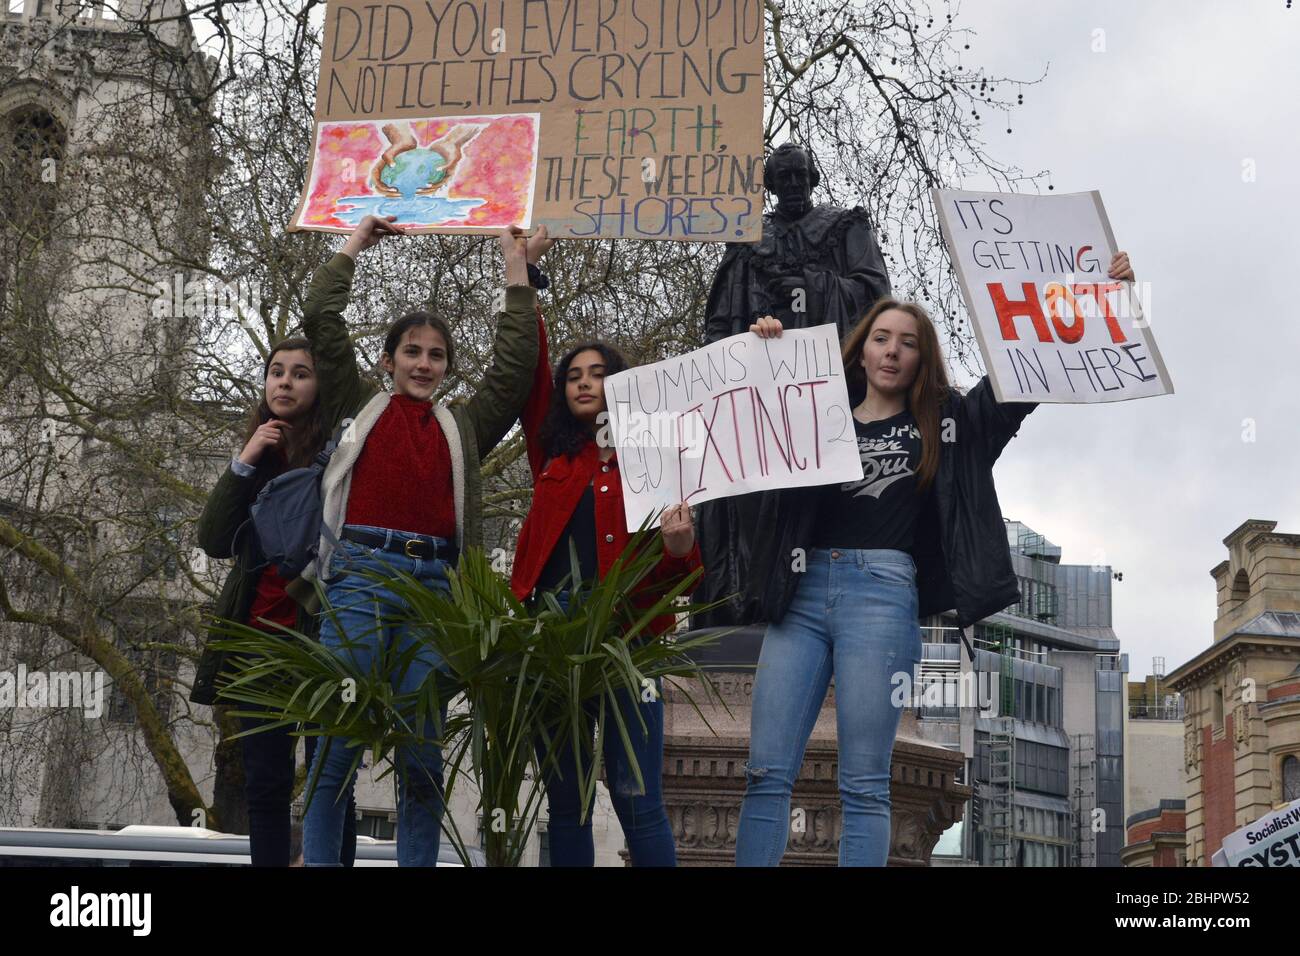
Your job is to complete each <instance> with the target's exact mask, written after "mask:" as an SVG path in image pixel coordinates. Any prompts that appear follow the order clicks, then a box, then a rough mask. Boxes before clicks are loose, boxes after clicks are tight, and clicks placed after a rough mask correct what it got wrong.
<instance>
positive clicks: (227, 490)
mask: <svg viewBox="0 0 1300 956" xmlns="http://www.w3.org/2000/svg"><path fill="white" fill-rule="evenodd" d="M354 271H355V263H354V262H353V261H352V259H351V258H349V257H348V256H346V255H343V254H342V253H339V254H338V255H336V256H334V258H333V259H331V260H330V261H329V262H327V263H326V264H325V265H323V266H321V268H319V269H317V270H316V275H315V276H314V277H313V278H312V282H311V286H310V287H309V288H308V291H307V301H306V303H305V304H304V306H303V331H304V333H305V334H306V336H307V338H309V339H310V340H311V342H312V352H313V355H314V358H315V364H316V380H317V386H318V389H319V394H320V402H321V403H322V408H321V411H322V415H323V420H324V422H325V424H326V426H327V428H328V429H329V431H330V433H331V434H332V433H333V432H334V431H335V430H336V429H338V428H339V426H340V425H341V424H342V423H343V422H344V421H345V420H347V419H353V418H356V417H357V414H358V413H359V412H360V411H361V410H362V409H363V408H365V407H366V405H367V404H368V403H370V401H371V400H372V399H373V398H374V397H375V396H376V395H377V394H378V393H379V389H378V388H377V387H376V385H375V384H374V383H373V382H371V381H370V380H368V379H366V378H363V377H362V375H361V372H360V369H359V368H358V366H357V360H356V351H355V349H354V348H353V345H352V339H351V337H350V336H349V335H348V330H347V326H346V324H345V323H344V321H343V311H344V309H346V308H347V304H348V296H349V293H350V292H351V289H352V277H353V274H354ZM537 323H538V319H537V298H536V293H535V292H534V291H533V289H532V288H531V287H530V286H508V287H507V288H506V295H505V311H504V312H501V313H499V314H498V316H497V330H496V339H495V341H494V343H493V354H492V364H491V366H490V367H489V368H488V370H487V372H486V373H485V374H484V376H483V380H482V382H481V384H480V385H479V388H478V390H477V391H476V392H475V393H474V394H473V395H472V396H470V397H469V398H467V399H464V398H462V399H455V400H453V401H452V402H451V403H450V405H449V406H448V411H450V413H451V416H452V418H453V420H454V422H455V426H456V431H457V433H458V435H459V442H455V443H453V442H449V444H450V445H451V446H452V447H453V448H454V447H455V446H456V445H457V444H459V446H460V449H461V461H460V462H456V463H454V464H453V467H454V468H456V467H458V468H460V469H463V475H464V478H463V481H464V497H463V505H462V508H463V514H459V515H457V519H458V520H457V524H458V525H459V526H461V527H462V529H463V530H462V534H461V540H460V542H459V544H460V547H461V549H462V550H464V549H465V548H468V547H482V544H483V528H482V517H483V491H482V489H483V481H482V473H481V471H480V468H479V465H480V462H481V461H482V459H483V458H485V457H487V455H488V454H489V453H490V452H491V451H492V449H493V448H495V447H496V446H497V444H499V443H500V441H501V439H502V438H504V437H505V435H506V433H507V432H508V431H509V430H510V428H511V427H512V426H513V425H514V423H515V421H516V420H517V419H518V417H519V414H520V412H521V410H522V409H523V406H524V402H525V401H526V399H527V397H528V393H529V389H530V388H531V386H532V380H533V374H534V371H535V368H536V365H537V360H538V334H537ZM359 437H360V438H361V439H362V441H364V437H365V436H364V435H361V436H359ZM260 478H261V476H260V474H259V475H258V476H256V477H251V478H240V477H239V476H238V475H236V474H234V472H232V471H230V470H229V469H227V471H226V473H225V474H223V475H222V477H221V479H220V480H219V481H218V482H217V487H216V488H215V489H214V490H213V492H212V494H211V495H210V496H209V499H208V504H207V507H206V508H205V509H204V512H203V517H201V518H200V519H199V545H200V546H201V547H202V548H203V549H204V551H206V552H207V553H208V554H209V555H211V556H212V557H231V556H232V555H231V554H230V550H231V544H230V542H231V538H233V536H234V532H235V530H236V528H237V527H238V524H237V523H235V522H236V521H239V522H240V523H242V518H241V517H240V516H241V515H242V516H243V517H245V518H246V517H247V510H248V506H249V505H250V504H251V503H252V496H253V494H254V493H255V489H256V488H257V487H260ZM241 509H242V510H241ZM232 525H233V526H232ZM333 530H334V531H335V533H336V534H337V533H338V529H337V528H335V529H333ZM257 577H258V574H257V573H256V572H254V573H245V572H243V571H242V570H241V569H240V567H239V565H238V564H236V566H235V567H234V568H233V569H232V570H231V572H230V574H229V576H228V577H227V579H226V582H225V586H224V587H223V588H222V591H221V596H220V597H219V598H218V599H217V602H216V605H215V606H214V608H213V615H214V617H218V618H225V619H229V620H238V621H242V620H244V619H245V618H246V617H247V614H248V609H249V608H250V607H251V606H252V600H253V595H254V593H255V592H256V589H257ZM288 591H289V593H290V595H292V596H293V597H294V598H295V599H296V600H297V601H298V602H299V603H300V604H301V605H303V606H304V611H303V612H302V613H300V614H299V630H301V631H303V632H304V633H311V632H312V629H314V628H315V626H316V625H315V621H314V618H315V615H314V613H310V612H314V611H315V610H316V608H317V605H318V601H317V598H316V590H315V587H314V585H313V584H312V582H310V581H308V580H305V579H304V578H298V579H297V580H295V581H293V582H291V583H290V585H289V587H288ZM221 657H222V655H221V654H220V653H219V652H216V651H213V650H211V649H205V651H204V655H203V659H202V660H201V661H200V664H199V669H198V674H197V675H196V677H195V681H194V691H193V693H192V694H191V695H190V699H191V700H193V701H194V702H195V703H211V702H212V701H213V699H215V679H216V676H217V674H218V673H219V671H220V668H221V666H222V663H223V662H222V660H221Z"/></svg>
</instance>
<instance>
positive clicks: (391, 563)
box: [303, 525, 450, 866]
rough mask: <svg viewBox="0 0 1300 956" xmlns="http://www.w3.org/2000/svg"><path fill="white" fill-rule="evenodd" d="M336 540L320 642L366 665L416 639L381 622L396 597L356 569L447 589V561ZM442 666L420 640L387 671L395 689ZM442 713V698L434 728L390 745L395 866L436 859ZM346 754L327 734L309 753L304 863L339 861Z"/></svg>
mask: <svg viewBox="0 0 1300 956" xmlns="http://www.w3.org/2000/svg"><path fill="white" fill-rule="evenodd" d="M345 528H358V529H361V530H366V531H379V532H382V533H386V534H388V535H390V536H391V537H390V540H393V541H402V540H406V539H410V538H415V539H419V540H422V541H434V542H438V543H440V544H445V543H446V542H445V541H444V540H443V539H441V538H433V537H430V536H428V535H420V534H413V533H410V532H406V531H390V530H388V529H386V528H374V527H371V526H368V525H346V526H345ZM339 544H340V547H339V548H338V549H336V551H335V553H334V555H333V556H332V557H331V559H330V568H329V578H328V579H327V580H328V584H327V587H326V597H327V598H328V601H329V607H328V608H327V610H326V611H325V612H324V613H323V614H322V617H321V631H320V639H321V644H322V645H324V646H325V647H327V648H329V649H330V650H332V651H333V652H334V653H335V654H337V655H339V656H340V657H344V655H347V657H350V659H351V660H352V662H353V664H354V666H355V667H357V668H358V669H360V670H362V671H368V670H370V667H371V662H372V661H373V660H374V659H375V657H376V656H377V655H380V654H382V653H383V652H384V650H385V648H389V649H391V650H392V651H393V653H395V654H403V653H405V652H406V651H407V650H408V649H409V648H410V647H412V646H413V645H414V644H415V643H416V637H415V634H414V632H413V631H412V629H411V628H410V627H409V626H407V625H404V624H401V623H398V622H390V621H389V620H387V615H390V614H392V613H394V612H395V611H398V610H402V609H404V607H405V605H404V602H402V601H401V600H400V599H399V598H398V597H397V596H396V595H394V594H393V593H392V592H391V591H390V590H389V589H388V588H387V587H385V586H384V585H382V584H379V583H376V582H374V581H371V580H369V579H367V578H364V577H362V576H361V575H360V572H362V571H367V570H375V571H385V572H390V573H391V572H392V571H402V572H404V573H406V574H409V575H411V576H412V577H414V578H416V579H418V580H420V581H421V582H423V583H424V584H426V585H427V586H428V587H430V588H437V589H440V590H442V591H445V592H447V591H450V583H449V582H448V580H447V574H446V568H447V565H446V563H445V562H444V561H442V560H441V559H436V558H412V557H407V556H406V555H405V554H402V553H400V552H396V551H386V550H383V549H380V548H370V547H366V546H364V545H359V544H356V543H355V542H352V541H347V540H343V541H340V542H339ZM336 619H337V621H336ZM345 641H346V644H345ZM443 666H444V664H443V661H442V659H441V657H439V655H438V654H437V652H436V651H434V650H433V649H432V648H429V647H427V646H425V647H424V648H423V649H422V650H421V651H420V652H419V653H418V654H416V655H415V657H414V658H413V660H412V662H411V663H410V665H409V666H408V667H407V668H406V670H405V672H404V673H400V674H399V673H393V674H390V675H389V677H390V679H391V680H392V681H393V686H394V687H395V688H396V689H397V691H398V692H399V693H403V694H409V693H411V692H413V691H415V690H416V689H417V688H419V687H420V685H421V684H423V683H424V681H425V680H426V679H427V678H428V677H429V675H430V674H431V673H432V672H433V671H434V670H436V669H440V668H442V667H443ZM446 719H447V707H446V704H445V703H444V704H443V706H442V712H441V714H440V717H439V721H440V723H439V724H438V725H437V726H435V724H434V721H433V718H432V717H430V719H429V720H427V721H426V723H425V726H424V728H423V735H424V738H425V741H424V742H422V743H421V744H419V745H403V746H401V747H398V748H397V750H396V754H395V756H396V758H397V779H398V787H397V864H398V866H436V865H437V861H438V845H439V843H440V832H439V831H440V829H441V826H442V814H443V792H442V787H443V779H442V748H441V747H440V746H439V745H438V743H437V740H438V738H439V737H440V736H441V725H442V724H443V723H445V722H446ZM354 753H355V752H354V750H353V749H352V748H349V747H347V746H346V745H345V744H344V743H343V741H341V740H338V739H332V738H327V739H326V740H325V741H324V742H323V743H322V746H321V747H320V749H319V750H318V751H317V754H316V760H315V763H314V764H313V766H312V774H313V777H314V775H315V774H316V773H317V772H318V769H319V774H320V778H319V781H318V782H317V784H316V791H315V793H314V794H313V796H312V799H311V805H310V806H309V807H308V808H307V816H306V818H305V820H304V823H303V844H304V846H303V862H304V863H305V864H306V865H307V866H338V865H339V843H340V841H341V840H342V838H343V824H344V820H343V818H344V814H345V813H346V812H347V799H346V798H343V799H340V795H341V794H344V793H346V794H347V795H349V796H350V795H351V793H352V792H353V788H354V787H355V786H356V773H355V772H354V773H353V774H352V775H351V778H350V779H348V778H347V771H348V767H349V766H350V765H351V763H352V760H353V757H354Z"/></svg>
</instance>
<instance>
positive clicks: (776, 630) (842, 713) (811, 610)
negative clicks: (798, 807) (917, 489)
mask: <svg viewBox="0 0 1300 956" xmlns="http://www.w3.org/2000/svg"><path fill="white" fill-rule="evenodd" d="M920 660H921V628H920V626H919V624H918V622H917V591H916V565H915V563H914V562H913V560H912V557H911V555H909V554H907V553H906V552H904V551H892V550H883V549H855V548H837V549H823V548H814V549H812V550H811V551H809V552H808V564H807V568H806V570H805V571H804V572H803V573H802V577H801V578H800V580H799V584H798V586H797V588H796V590H795V594H794V600H793V602H792V603H791V605H790V609H789V610H788V611H787V612H786V614H785V616H784V617H783V618H782V619H781V621H780V623H777V624H772V625H770V626H769V627H768V629H767V635H766V636H765V637H764V639H763V650H762V652H761V653H760V654H759V660H758V670H757V672H756V674H755V675H754V697H753V712H752V717H751V727H750V741H749V761H748V763H747V764H746V765H745V779H746V784H747V785H746V789H745V798H744V801H743V802H742V804H741V808H740V823H739V832H738V833H737V836H736V865H737V866H776V865H777V864H778V863H780V861H781V857H782V855H783V854H784V853H785V848H786V841H787V838H788V835H789V829H790V794H791V791H792V790H793V788H794V783H795V780H796V778H797V777H798V775H799V767H800V765H801V764H802V763H803V754H804V748H805V746H806V745H807V743H808V737H809V736H810V735H811V734H812V730H813V726H814V724H815V723H816V721H817V714H818V713H819V712H820V711H821V707H822V701H823V700H824V699H825V697H826V690H827V687H828V686H829V684H830V680H831V677H832V675H833V676H834V678H835V718H836V731H837V736H838V738H839V789H840V802H841V804H842V819H843V826H842V833H841V836H840V866H884V865H885V862H886V860H887V859H888V856H889V840H890V835H889V810H890V801H889V776H890V775H889V762H890V757H891V755H892V753H893V748H894V735H895V733H896V732H897V730H898V721H899V718H900V717H901V715H902V711H901V708H900V707H898V706H895V704H894V702H893V699H892V698H893V691H894V688H895V686H896V685H895V683H894V680H895V678H896V675H899V674H904V675H906V679H907V681H908V682H909V683H908V684H907V685H906V686H907V687H908V688H910V687H911V686H913V685H912V683H911V681H912V680H913V678H914V675H915V671H916V668H917V666H918V665H919V664H920ZM908 699H910V695H909V697H908Z"/></svg>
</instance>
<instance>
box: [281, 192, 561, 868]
mask: <svg viewBox="0 0 1300 956" xmlns="http://www.w3.org/2000/svg"><path fill="white" fill-rule="evenodd" d="M392 219H393V217H388V218H386V219H385V218H380V217H378V216H366V217H365V218H364V219H363V220H362V221H361V223H360V225H358V226H357V228H356V229H355V230H354V231H353V232H352V235H351V236H349V237H348V240H347V243H346V244H345V245H344V246H343V251H342V252H340V253H339V254H338V255H336V256H335V257H334V258H333V259H331V260H330V261H329V262H328V263H326V264H325V265H324V266H322V267H321V268H320V269H319V270H317V272H316V276H315V278H313V280H312V283H311V287H310V289H309V290H308V293H307V302H306V304H305V305H304V308H303V312H304V317H303V328H304V330H305V331H306V333H307V337H308V338H309V339H310V340H311V342H312V347H313V349H314V351H315V355H316V362H317V370H318V374H319V376H320V391H321V396H322V407H323V415H324V418H325V420H326V422H327V423H328V424H329V427H330V430H331V432H332V431H333V429H334V428H335V427H338V426H339V425H340V424H342V423H343V422H344V421H345V420H348V422H349V423H348V425H347V427H346V428H345V429H344V431H343V434H342V438H341V440H340V443H339V447H338V448H337V449H336V450H335V452H334V454H333V456H332V457H331V458H330V462H329V465H328V467H327V468H326V469H325V474H324V476H323V477H322V480H321V497H322V499H323V502H324V522H325V527H326V528H327V529H328V531H329V532H330V534H323V535H322V537H321V542H320V549H319V551H318V557H317V561H316V564H315V565H312V566H309V567H308V569H307V570H306V571H305V572H304V573H303V577H302V579H301V581H302V583H303V584H304V585H306V584H310V582H311V581H312V580H313V579H315V578H317V577H319V578H320V579H321V581H322V583H323V584H324V585H325V586H326V597H327V600H328V605H329V607H328V610H327V613H325V614H324V615H323V617H322V621H321V642H322V643H323V644H324V645H325V646H326V647H328V648H330V649H331V650H332V651H334V653H336V654H338V655H339V656H345V655H346V656H347V657H350V659H351V661H352V663H353V664H354V666H356V667H357V668H358V669H360V670H361V671H363V672H364V671H369V670H370V667H371V663H372V662H373V661H374V660H376V658H378V657H379V656H380V655H382V654H383V653H384V652H385V651H386V650H390V649H391V650H392V651H393V652H394V653H395V654H398V655H407V654H408V652H412V651H413V653H411V654H410V661H411V663H410V664H409V666H406V667H405V668H404V669H403V670H402V672H401V673H400V674H394V675H393V681H394V689H395V690H396V691H397V693H399V694H413V693H414V692H415V691H416V690H417V689H418V688H420V687H421V686H422V685H424V683H425V681H426V680H427V679H428V678H429V677H430V676H431V675H432V673H433V671H435V670H437V669H441V668H443V667H445V664H444V663H443V661H442V660H441V659H440V658H439V657H438V655H437V654H436V652H434V651H433V650H432V649H431V648H429V647H427V646H420V645H418V642H417V639H416V636H415V635H414V633H413V631H412V630H411V628H410V627H409V626H406V625H402V624H400V623H398V622H397V621H396V620H392V615H393V613H394V612H400V611H401V610H402V609H403V603H402V602H401V601H400V599H398V598H397V597H396V596H395V595H394V594H393V593H392V591H390V590H389V589H388V588H386V587H384V586H383V585H382V584H378V583H376V582H374V581H373V580H371V579H369V578H367V577H365V576H364V572H366V571H370V570H376V571H381V572H385V573H388V574H392V573H394V572H399V571H400V572H403V573H405V574H407V575H410V576H412V577H414V578H415V579H417V580H419V581H421V582H423V583H424V584H425V585H427V586H428V587H430V588H436V589H439V590H442V591H449V590H450V585H449V582H448V580H447V568H448V567H449V566H454V565H455V563H456V561H457V559H458V557H459V555H460V552H461V550H462V549H464V548H465V547H468V546H471V545H473V546H479V547H481V546H482V527H481V526H482V479H481V476H480V473H479V463H480V462H481V461H482V459H483V458H484V457H486V456H487V454H488V453H489V452H491V451H492V449H493V448H494V447H496V445H497V443H498V442H499V441H500V440H501V439H502V438H503V437H504V436H505V434H506V432H507V431H509V430H510V427H511V426H512V425H513V424H514V422H515V420H516V419H517V418H518V417H519V413H520V410H521V409H522V408H523V406H524V401H525V399H526V398H527V396H528V392H529V388H530V385H531V382H532V378H533V374H534V370H535V367H536V365H537V355H538V326H539V324H540V319H539V317H538V315H537V311H536V309H537V300H536V295H535V294H534V292H533V289H532V288H531V287H530V285H529V281H528V260H529V259H530V258H531V259H533V260H534V261H535V259H536V258H537V257H539V256H540V255H541V253H542V252H544V251H545V249H546V248H548V247H549V246H550V244H551V240H549V239H548V238H547V237H546V230H545V228H544V227H543V228H542V229H539V230H538V233H537V235H535V236H534V237H533V238H532V239H529V240H527V241H525V239H524V237H523V235H522V234H521V232H520V230H519V229H517V228H511V229H506V230H502V232H501V234H500V236H499V240H500V244H501V250H502V254H503V255H504V257H505V282H506V289H505V299H504V304H505V308H504V310H503V311H502V312H501V313H500V314H499V315H498V316H497V329H496V338H495V341H494V345H493V353H492V362H491V365H490V366H489V367H488V368H487V369H486V371H485V372H484V373H483V377H482V380H481V382H480V383H479V387H478V389H477V390H476V391H475V392H474V394H473V395H472V396H470V397H469V398H468V399H465V400H457V401H454V402H452V403H450V404H449V405H446V406H444V405H442V404H435V403H434V402H433V396H434V393H435V392H436V391H437V390H438V387H439V386H440V385H441V384H442V382H443V380H444V379H445V378H446V376H447V374H448V373H449V372H450V371H451V369H452V368H453V362H454V358H455V352H454V347H455V345H454V343H453V341H452V338H451V334H450V331H449V330H448V328H447V326H446V324H445V323H444V322H443V321H442V320H441V319H439V318H438V317H437V316H435V315H432V314H430V313H428V312H413V313H410V314H408V315H406V316H403V317H402V318H401V319H399V320H398V321H397V322H395V323H394V324H393V325H392V327H391V328H390V329H389V331H388V335H387V336H386V338H385V340H384V350H383V354H382V356H381V362H382V365H383V369H384V371H385V372H386V373H387V374H388V375H389V376H391V378H392V381H393V390H392V392H387V391H382V390H380V389H379V388H377V387H376V386H375V385H374V384H372V383H371V382H369V381H367V380H366V379H363V378H362V375H361V372H360V369H359V368H358V367H357V360H356V354H355V351H354V350H353V346H352V340H351V338H350V336H349V334H348V328H347V325H346V324H345V323H344V321H343V316H342V313H343V310H344V309H345V308H347V304H348V293H349V291H350V289H351V286H352V275H353V270H354V269H355V262H356V257H357V256H358V255H360V254H361V252H362V251H364V250H365V249H369V248H370V247H371V246H374V245H375V244H377V243H378V242H380V241H381V240H383V239H384V238H385V237H386V236H393V235H401V234H402V232H403V230H402V228H401V227H400V226H396V225H394V224H393V221H392ZM335 540H337V541H338V547H337V548H335V547H334V546H333V542H334V541H335ZM297 585H299V582H294V584H293V585H291V589H292V588H294V587H295V586H297ZM390 620H391V623H390ZM445 720H446V703H445V702H444V703H443V704H442V713H441V714H440V715H437V716H435V715H432V714H431V715H429V717H428V720H427V722H426V723H425V725H424V726H423V727H422V728H421V730H422V736H423V738H424V739H423V741H422V742H421V743H420V744H418V745H410V746H403V747H399V748H397V753H396V765H397V775H398V794H397V861H398V865H399V866H435V865H436V864H437V860H438V846H439V843H440V834H439V831H440V829H441V825H442V814H443V810H444V805H443V780H442V749H441V747H440V746H439V743H438V740H439V737H440V736H441V727H442V724H443V723H444V722H445ZM355 757H356V751H355V749H354V748H350V747H348V746H346V745H345V742H343V741H341V740H330V741H327V742H326V743H325V745H324V746H322V747H321V748H320V749H319V750H318V751H317V754H316V760H315V762H314V764H313V765H312V770H311V774H312V776H311V780H312V781H313V783H314V786H315V791H314V793H313V796H312V799H311V804H310V806H309V807H308V809H307V816H306V818H305V820H304V825H303V843H304V849H303V861H304V863H305V865H307V866H331V865H337V861H338V854H339V843H340V841H341V840H342V838H343V827H344V819H343V817H344V813H345V811H344V805H345V801H342V800H341V799H340V795H341V794H344V793H351V792H352V789H353V787H354V785H355V781H356V773H355V770H353V763H354V759H355ZM349 771H351V773H349Z"/></svg>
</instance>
